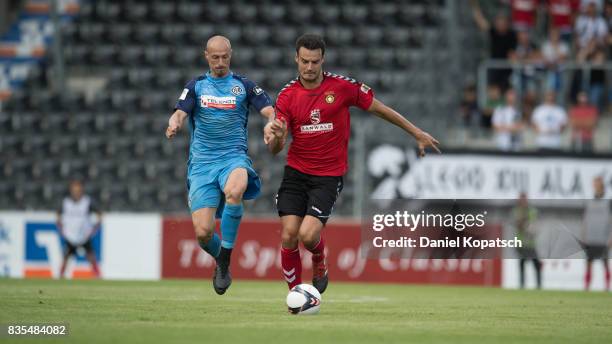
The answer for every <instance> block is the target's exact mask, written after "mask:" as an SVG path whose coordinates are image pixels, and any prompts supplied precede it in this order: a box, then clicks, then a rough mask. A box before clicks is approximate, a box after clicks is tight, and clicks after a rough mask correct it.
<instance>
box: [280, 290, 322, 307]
mask: <svg viewBox="0 0 612 344" xmlns="http://www.w3.org/2000/svg"><path fill="white" fill-rule="evenodd" d="M287 307H288V309H289V313H291V314H317V313H319V310H320V308H321V293H319V291H318V290H317V288H315V287H313V286H311V285H310V284H299V285H296V286H295V287H293V288H292V289H291V290H290V291H289V294H288V295H287Z"/></svg>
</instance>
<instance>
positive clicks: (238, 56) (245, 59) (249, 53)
mask: <svg viewBox="0 0 612 344" xmlns="http://www.w3.org/2000/svg"><path fill="white" fill-rule="evenodd" d="M254 59H255V51H254V49H251V47H248V46H245V47H241V48H240V49H236V50H234V51H233V52H232V68H244V67H249V66H251V65H252V64H253V61H254Z"/></svg>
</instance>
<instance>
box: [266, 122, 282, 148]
mask: <svg viewBox="0 0 612 344" xmlns="http://www.w3.org/2000/svg"><path fill="white" fill-rule="evenodd" d="M286 133H287V122H286V121H285V120H284V119H282V120H281V119H278V118H276V119H274V120H273V121H271V122H268V124H266V126H265V127H264V142H265V143H266V144H268V143H270V142H271V141H272V140H273V139H275V138H277V139H283V138H284V137H285V134H286Z"/></svg>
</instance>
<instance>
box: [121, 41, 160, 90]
mask: <svg viewBox="0 0 612 344" xmlns="http://www.w3.org/2000/svg"><path fill="white" fill-rule="evenodd" d="M153 49H155V50H156V49H157V48H153ZM148 53H149V51H147V50H145V56H146V55H147V54H148ZM153 53H156V52H155V51H154V52H153ZM149 58H152V57H151V56H149ZM146 59H147V58H146V57H145V60H146ZM154 76H155V74H154V73H153V69H151V68H132V69H130V70H129V71H128V73H127V83H128V86H130V87H131V88H136V89H143V90H144V89H150V88H151V84H153V78H154Z"/></svg>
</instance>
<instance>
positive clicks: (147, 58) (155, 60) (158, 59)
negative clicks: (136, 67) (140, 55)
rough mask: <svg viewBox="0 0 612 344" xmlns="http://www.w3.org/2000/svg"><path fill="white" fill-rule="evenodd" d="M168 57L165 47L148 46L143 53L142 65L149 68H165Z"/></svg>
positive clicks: (167, 49) (168, 52)
mask: <svg viewBox="0 0 612 344" xmlns="http://www.w3.org/2000/svg"><path fill="white" fill-rule="evenodd" d="M169 57H170V49H169V48H168V47H167V46H163V45H160V46H149V47H146V48H145V51H144V63H145V64H147V65H149V66H166V65H167V64H168V60H169Z"/></svg>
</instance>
